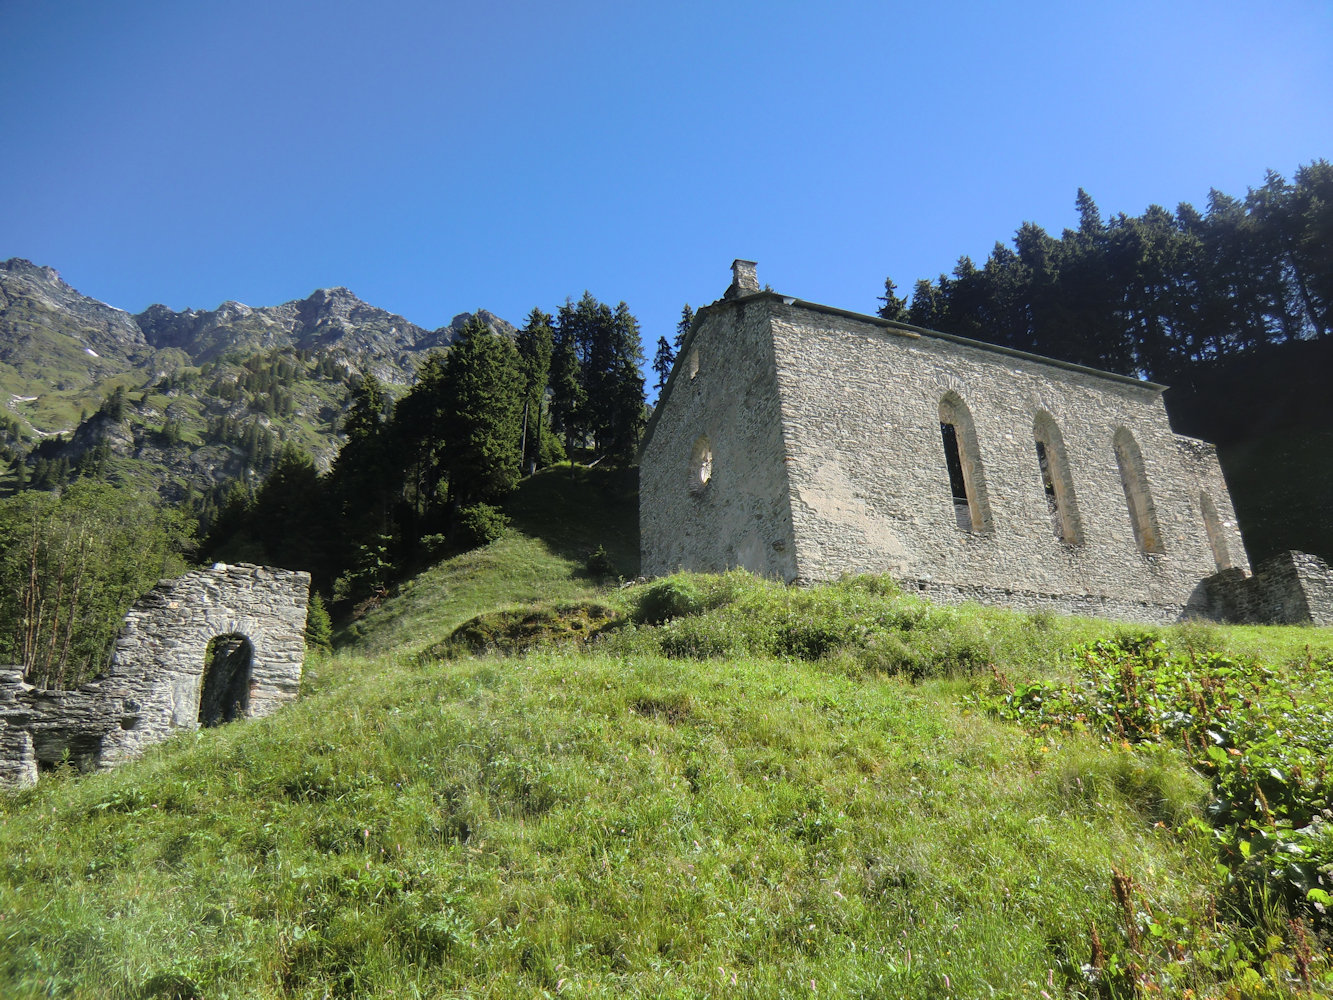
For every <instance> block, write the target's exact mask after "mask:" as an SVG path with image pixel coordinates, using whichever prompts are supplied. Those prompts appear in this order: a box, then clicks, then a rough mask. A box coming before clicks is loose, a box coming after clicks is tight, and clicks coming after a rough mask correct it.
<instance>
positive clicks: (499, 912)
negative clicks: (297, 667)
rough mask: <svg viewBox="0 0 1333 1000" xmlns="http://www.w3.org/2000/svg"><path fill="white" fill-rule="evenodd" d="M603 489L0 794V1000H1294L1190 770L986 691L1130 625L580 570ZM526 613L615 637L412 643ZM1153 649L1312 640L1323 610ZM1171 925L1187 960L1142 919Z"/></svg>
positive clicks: (602, 533)
mask: <svg viewBox="0 0 1333 1000" xmlns="http://www.w3.org/2000/svg"><path fill="white" fill-rule="evenodd" d="M625 485H626V484H625V482H624V481H617V479H616V477H615V476H614V474H606V473H600V474H599V473H589V472H587V471H582V472H580V473H579V474H578V475H577V476H571V475H570V473H569V470H556V471H552V472H548V473H545V474H544V475H543V476H539V477H537V478H536V479H535V480H532V481H530V482H529V483H528V484H526V486H525V490H524V491H523V492H521V493H520V494H519V495H518V496H517V497H516V498H515V500H514V502H513V504H512V505H511V513H512V515H513V516H514V519H515V526H516V530H515V531H514V532H513V533H512V534H511V536H510V537H508V538H506V539H504V540H502V541H500V542H497V543H495V544H493V545H492V546H490V547H489V548H488V549H486V550H483V551H480V552H476V553H472V554H469V555H465V556H461V557H458V558H456V559H453V560H449V561H446V562H445V563H443V564H441V565H438V566H435V567H432V568H431V569H430V570H427V571H426V572H425V573H423V574H422V575H421V576H419V577H418V578H417V579H416V580H415V581H413V583H412V584H411V585H410V586H408V587H405V588H403V590H402V591H401V592H400V593H399V594H398V595H396V596H395V597H394V598H391V599H390V600H389V601H386V602H385V604H384V605H383V606H382V607H381V608H380V609H378V610H377V611H376V612H375V613H373V614H372V615H370V616H368V617H367V618H365V619H364V620H363V621H362V622H361V623H360V632H361V634H360V638H359V640H358V641H357V643H356V644H355V645H354V646H353V647H352V648H351V649H350V650H348V651H346V652H344V653H342V654H339V655H337V656H334V657H324V658H316V659H314V660H312V661H311V662H310V663H309V664H308V669H307V675H306V680H305V685H304V687H305V689H304V692H303V697H302V699H301V700H300V701H299V702H297V703H296V704H294V705H292V706H289V707H288V708H286V709H284V710H283V711H282V712H280V713H279V714H278V715H276V716H274V717H271V718H268V719H263V720H255V721H250V722H246V723H242V724H236V725H229V726H225V727H221V728H217V729H212V730H207V731H203V732H200V733H198V734H194V735H190V736H185V737H181V738H178V739H176V740H173V741H170V742H168V743H167V744H163V745H161V746H159V747H157V748H155V749H153V750H152V751H150V752H149V754H148V755H147V756H146V757H145V759H144V760H142V761H140V762H138V763H136V764H133V765H129V766H127V767H124V768H122V769H120V770H118V771H116V772H114V773H110V774H105V775H93V776H86V777H79V776H75V775H73V774H60V773H58V774H55V775H52V776H47V777H46V778H45V779H44V780H43V782H42V783H41V784H40V785H39V787H37V788H36V789H34V790H30V791H26V792H23V793H21V794H18V795H15V796H11V797H6V798H4V799H3V800H0V918H3V919H2V920H0V940H3V943H4V946H3V947H0V994H3V995H4V996H6V997H10V996H12V997H29V996H33V997H35V996H49V995H61V996H71V997H125V998H129V997H209V998H224V997H311V998H315V997H367V996H386V997H387V996H396V997H412V996H423V997H443V996H479V997H509V996H525V997H526V996H556V995H560V996H589V997H594V996H606V997H610V996H617V997H619V996H643V997H649V996H652V997H662V996H667V997H671V996H675V997H695V996H714V995H716V996H722V995H725V996H742V997H789V996H820V995H825V996H830V995H831V996H862V997H881V996H894V997H898V996H902V997H945V996H958V997H976V996H1014V997H1017V996H1039V995H1040V993H1041V991H1043V990H1044V991H1046V993H1047V994H1048V995H1049V996H1051V997H1060V996H1073V995H1097V993H1098V990H1099V989H1101V988H1102V987H1099V986H1097V985H1096V982H1095V981H1094V980H1096V979H1097V977H1098V976H1101V977H1104V978H1103V979H1102V980H1101V982H1103V983H1104V984H1105V988H1107V989H1109V988H1110V986H1112V985H1114V984H1115V983H1116V982H1120V983H1121V984H1122V985H1123V984H1124V983H1125V982H1127V981H1128V980H1126V979H1125V976H1127V975H1130V973H1129V972H1127V971H1126V970H1127V969H1129V968H1130V967H1131V966H1133V967H1135V968H1137V970H1138V971H1137V972H1134V973H1133V975H1134V976H1136V977H1138V979H1139V980H1140V982H1142V983H1151V984H1153V986H1154V987H1155V988H1156V989H1158V990H1160V991H1161V992H1162V993H1163V994H1165V995H1171V996H1180V995H1182V994H1183V993H1184V992H1185V991H1186V990H1188V989H1194V990H1196V993H1195V995H1198V996H1208V995H1217V996H1221V995H1241V992H1242V986H1241V985H1234V987H1228V986H1225V985H1224V983H1225V982H1226V981H1227V980H1228V979H1230V980H1231V981H1232V982H1233V984H1242V981H1243V984H1248V986H1245V987H1244V989H1243V993H1244V995H1246V996H1270V995H1271V996H1286V995H1295V994H1296V993H1299V992H1300V988H1301V983H1300V980H1299V978H1298V977H1297V976H1296V973H1295V971H1294V969H1295V966H1294V965H1292V963H1291V961H1290V960H1288V959H1285V955H1284V953H1283V951H1282V948H1278V947H1277V946H1275V945H1274V944H1273V943H1272V942H1273V941H1274V940H1276V941H1277V942H1278V944H1279V945H1282V947H1286V946H1285V944H1283V941H1284V935H1288V934H1289V932H1288V930H1287V928H1286V926H1285V925H1284V924H1283V923H1282V922H1281V920H1280V919H1278V918H1277V916H1276V914H1270V916H1269V917H1267V918H1266V919H1261V921H1260V924H1259V928H1258V930H1257V931H1255V932H1253V933H1251V932H1248V931H1237V930H1236V929H1235V928H1234V927H1233V926H1232V925H1229V924H1227V923H1225V920H1222V922H1219V918H1220V917H1222V918H1224V917H1225V914H1218V913H1217V912H1215V911H1213V910H1211V909H1210V908H1211V907H1214V906H1216V900H1217V899H1218V898H1219V897H1218V892H1219V876H1218V873H1217V870H1216V869H1215V867H1214V859H1215V848H1214V841H1213V838H1212V836H1211V834H1210V833H1209V832H1208V831H1207V830H1206V829H1205V827H1204V824H1202V823H1201V822H1199V818H1200V816H1201V812H1200V810H1201V804H1202V802H1203V800H1204V782H1203V780H1202V779H1201V778H1200V777H1199V776H1198V775H1196V774H1195V773H1194V772H1193V771H1191V770H1189V769H1187V768H1186V767H1185V766H1184V765H1183V763H1182V759H1181V757H1180V755H1179V754H1177V753H1175V752H1173V751H1172V750H1170V749H1168V748H1159V749H1151V748H1150V749H1147V750H1139V751H1131V750H1130V749H1129V747H1128V746H1127V745H1125V746H1122V745H1120V743H1119V742H1118V741H1117V742H1113V743H1111V744H1099V743H1098V742H1097V741H1096V740H1095V739H1094V738H1093V737H1091V736H1089V735H1079V734H1077V733H1069V734H1066V733H1060V732H1056V731H1051V732H1042V733H1039V734H1036V735H1032V734H1027V733H1025V732H1024V731H1023V730H1021V729H1020V728H1018V727H1015V726H1013V725H1011V724H1009V723H1005V722H1001V721H998V720H997V719H995V718H993V717H992V716H991V714H990V713H988V712H987V711H986V710H985V709H984V707H983V702H984V697H983V696H984V695H985V693H986V692H987V691H988V690H989V689H990V681H989V680H988V676H989V673H990V668H991V667H994V668H995V669H996V670H997V671H999V672H1001V673H1004V674H1008V675H1009V676H1010V677H1013V678H1026V677H1045V678H1051V679H1056V680H1063V679H1067V678H1068V677H1070V676H1071V669H1072V668H1071V665H1070V664H1069V663H1068V661H1066V660H1064V659H1062V657H1061V654H1060V650H1062V649H1063V648H1065V647H1066V646H1068V644H1069V643H1071V642H1073V641H1076V640H1083V639H1088V638H1091V637H1094V636H1098V635H1125V634H1129V633H1135V634H1137V633H1139V632H1141V631H1142V630H1127V629H1125V628H1123V627H1118V626H1113V625H1109V624H1107V623H1098V622H1095V621H1090V620H1075V619H1061V618H1055V617H1051V616H1029V615H1021V614H1014V613H1008V612H1002V611H986V612H976V611H974V610H969V609H932V608H931V607H930V606H929V605H927V604H926V603H925V602H922V601H919V600H915V599H911V598H903V597H900V596H897V595H895V594H894V593H893V589H892V587H890V586H886V585H885V584H883V583H882V582H876V581H873V580H866V581H851V582H848V583H844V584H840V585H836V586H833V587H828V588H821V589H817V590H811V591H790V590H787V589H786V588H783V587H780V586H777V585H773V584H767V583H763V582H759V581H754V580H753V579H751V578H748V577H745V576H744V575H743V574H737V575H731V576H728V577H723V578H700V579H696V578H689V577H682V578H677V579H674V580H669V581H667V582H666V583H665V584H663V583H659V584H656V585H653V588H652V589H653V593H654V594H656V597H654V598H652V599H649V596H648V591H649V589H650V588H645V587H643V586H639V587H632V588H628V589H624V590H621V589H614V588H613V589H600V590H599V589H598V587H597V586H596V584H595V583H594V582H593V581H591V580H589V579H588V578H587V577H586V575H584V572H583V568H582V567H583V561H584V559H586V554H587V552H588V551H589V550H590V549H591V548H593V547H595V545H596V544H606V545H607V548H608V549H610V550H612V552H613V554H615V555H616V556H617V558H618V559H620V560H621V565H623V566H625V567H626V568H627V569H628V570H629V572H632V568H631V566H632V562H631V560H632V558H633V551H634V538H633V535H632V532H631V531H627V530H625V528H626V527H627V525H628V519H627V518H626V517H625V505H624V503H623V497H621V495H620V494H621V492H622V491H623V490H624V488H625ZM542 510H550V511H552V512H553V514H554V516H551V517H543V516H540V511H542ZM616 511H619V512H620V513H619V520H615V519H608V516H607V515H609V514H614V512H616ZM627 575H628V573H627ZM534 596H539V597H547V598H551V597H558V598H561V599H577V598H591V597H595V598H596V599H597V600H599V601H601V602H604V603H605V604H607V605H608V606H609V607H610V608H612V609H613V610H614V611H616V612H617V614H618V615H619V620H620V621H621V622H622V623H626V624H622V625H621V626H620V627H619V628H615V629H613V630H611V631H609V632H608V633H607V634H606V636H605V638H604V639H603V640H602V643H601V644H600V645H594V646H593V647H592V649H591V651H585V652H580V651H578V650H577V649H575V648H572V647H562V648H549V649H543V650H538V651H535V652H531V653H529V654H527V655H524V656H521V657H513V658H498V657H482V658H471V657H465V658H461V659H455V660H445V659H440V658H438V657H437V656H434V655H431V654H429V653H422V652H421V651H422V650H423V649H425V648H426V647H428V646H429V645H431V644H433V643H435V642H438V640H439V639H441V638H442V637H444V636H445V635H447V634H448V633H449V632H450V631H451V630H452V629H453V627H454V625H455V624H456V623H458V622H461V621H462V620H463V619H465V618H468V617H470V616H473V615H477V614H487V613H489V612H491V611H493V610H494V609H496V608H497V607H498V606H506V605H510V604H514V603H518V604H525V603H526V602H528V601H529V600H531V599H532V598H533V597H534ZM629 619H634V621H635V623H633V624H629V623H628V621H629ZM659 620H660V621H662V622H663V624H660V625H654V624H651V623H652V622H654V621H659ZM858 623H859V625H860V626H861V627H860V628H859V630H856V631H853V628H854V627H855V626H857V625H858ZM1168 631H1169V632H1170V633H1171V634H1173V635H1174V636H1175V638H1176V639H1177V640H1178V641H1180V642H1182V643H1186V644H1190V648H1192V649H1202V648H1204V647H1206V646H1209V645H1227V644H1230V645H1233V646H1236V647H1243V648H1246V649H1250V650H1255V651H1261V652H1263V653H1264V654H1265V655H1267V656H1269V657H1271V658H1273V659H1274V660H1275V661H1283V660H1286V659H1293V658H1301V657H1304V658H1305V659H1307V660H1308V659H1309V658H1310V657H1312V656H1314V655H1316V654H1317V655H1321V656H1328V655H1330V654H1333V635H1330V634H1329V631H1328V630H1312V629H1245V630H1223V629H1199V628H1194V629H1186V630H1183V631H1181V630H1168ZM836 635H843V636H844V637H845V638H846V639H847V640H848V641H849V642H850V645H848V646H846V647H845V648H832V647H830V648H828V649H822V648H820V647H819V646H818V645H817V642H818V641H826V642H827V641H829V640H830V637H831V636H836ZM820 637H823V639H822V640H820ZM710 642H711V643H714V644H716V646H717V648H723V649H726V650H728V651H729V652H730V655H727V656H711V657H710V656H702V657H701V654H702V653H705V652H706V651H707V650H706V649H705V648H704V646H705V645H706V644H707V643H710ZM895 643H896V645H895ZM775 644H777V645H775ZM783 644H785V647H784V648H787V649H788V650H789V652H788V653H787V655H782V656H775V655H772V649H774V648H778V645H783ZM909 652H910V653H911V655H912V657H913V659H912V660H911V661H910V662H913V663H916V664H917V665H918V666H919V668H920V669H917V670H914V671H910V673H915V674H916V675H917V676H918V679H917V680H915V681H914V680H911V679H909V677H908V676H907V674H905V673H903V672H902V669H901V667H902V664H903V663H905V662H908V661H907V660H904V659H903V658H904V657H905V656H907V654H908V653H909ZM1117 876H1118V877H1119V879H1120V880H1119V881H1117V880H1116V877H1117ZM1117 886H1118V887H1119V894H1117ZM1209 914H1211V916H1210V915H1209ZM1187 917H1188V918H1192V919H1196V920H1197V921H1200V922H1201V926H1202V927H1203V928H1204V929H1203V930H1201V931H1199V932H1198V934H1199V935H1201V936H1199V937H1196V938H1193V939H1191V941H1192V942H1193V943H1192V944H1191V945H1190V947H1191V948H1196V947H1197V948H1199V949H1203V948H1205V947H1210V948H1213V949H1214V951H1216V953H1217V954H1216V955H1213V957H1212V958H1210V959H1209V960H1208V961H1204V960H1203V958H1202V952H1201V951H1200V952H1198V953H1195V952H1190V953H1189V954H1176V953H1174V952H1173V951H1171V947H1173V946H1171V945H1169V944H1168V945H1163V944H1156V943H1154V942H1156V941H1157V940H1158V939H1157V938H1155V937H1153V936H1152V934H1150V933H1149V931H1148V928H1149V927H1150V926H1158V927H1160V928H1165V929H1166V932H1167V933H1168V941H1175V940H1177V938H1178V937H1179V933H1180V932H1179V931H1178V929H1177V927H1176V925H1175V924H1173V923H1171V921H1172V920H1175V919H1176V918H1180V919H1182V920H1183V919H1186V918H1187ZM1145 921H1146V922H1145ZM1139 927H1142V928H1143V930H1142V935H1143V940H1140V941H1139V943H1138V944H1137V946H1136V947H1131V946H1130V944H1129V937H1128V935H1129V934H1130V933H1131V928H1139ZM1154 933H1155V932H1154ZM1094 941H1096V942H1098V943H1097V944H1094ZM1237 942H1239V948H1240V950H1237V947H1238V945H1237ZM1181 947H1182V948H1183V947H1184V946H1181ZM1228 947H1230V948H1231V949H1232V951H1231V952H1230V954H1231V956H1232V957H1231V958H1229V959H1228V958H1226V957H1225V955H1226V954H1227V953H1226V949H1227V948H1228ZM1321 947H1322V946H1321ZM1265 948H1267V949H1268V950H1267V951H1264V949H1265ZM1098 949H1100V951H1101V955H1102V958H1101V960H1100V961H1101V965H1102V969H1103V971H1102V972H1100V973H1092V972H1089V971H1088V969H1090V968H1091V963H1092V962H1093V961H1094V959H1095V958H1096V956H1097V954H1098ZM1209 954H1212V953H1211V952H1210V953H1209ZM1217 955H1222V956H1223V957H1222V958H1218V957H1217ZM1274 956H1276V957H1274ZM1307 958H1309V956H1307ZM1278 959H1284V960H1285V961H1286V962H1287V964H1286V966H1285V967H1284V966H1282V965H1281V963H1280V962H1278V961H1277V960H1278ZM1233 960H1234V961H1235V962H1239V963H1240V965H1236V966H1234V967H1233V966H1231V965H1227V966H1226V968H1227V969H1228V970H1233V968H1234V971H1227V972H1226V973H1225V974H1223V975H1220V976H1219V974H1218V973H1217V971H1216V969H1217V967H1218V965H1219V963H1223V964H1225V962H1231V961H1233ZM1265 961H1267V962H1269V963H1270V966H1271V969H1270V966H1265V965H1263V962H1265ZM1310 961H1312V962H1313V963H1314V965H1313V968H1314V970H1315V973H1319V971H1320V970H1321V969H1326V968H1327V966H1326V964H1322V965H1321V963H1326V957H1321V955H1319V954H1315V955H1314V956H1313V957H1312V958H1310ZM1117 962H1118V963H1120V964H1119V965H1118V966H1117V965H1116V964H1115V963H1117ZM1135 963H1137V965H1135ZM1210 963H1211V964H1210ZM1085 965H1086V966H1088V969H1085V968H1084V966H1085ZM1284 968H1285V970H1286V971H1283V969H1284ZM1117 969H1119V972H1116V970H1117ZM1256 969H1257V970H1260V971H1258V972H1256V971H1255V970H1256ZM1244 970H1250V972H1249V973H1245V972H1244ZM1270 971H1271V976H1270V975H1269V973H1270ZM1117 975H1119V976H1120V978H1119V979H1116V978H1115V977H1116V976H1117ZM1249 975H1253V976H1255V977H1259V976H1261V975H1262V976H1264V977H1267V980H1268V982H1267V984H1266V985H1263V984H1261V985H1260V986H1256V985H1255V984H1254V983H1253V982H1252V981H1251V979H1250V978H1248V976H1249ZM1124 995H1127V994H1124Z"/></svg>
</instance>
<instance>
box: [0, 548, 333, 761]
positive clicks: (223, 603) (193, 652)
mask: <svg viewBox="0 0 1333 1000" xmlns="http://www.w3.org/2000/svg"><path fill="white" fill-rule="evenodd" d="M309 598H310V575H309V574H308V573H298V572H292V571H290V570H283V569H273V568H269V567H264V566H252V565H245V564H241V565H235V566H228V565H225V564H221V563H219V564H217V565H215V566H213V567H212V568H211V569H204V570H195V571H193V572H190V573H186V574H185V575H184V576H181V577H178V578H177V579H175V580H164V581H162V582H161V583H159V584H158V585H157V586H156V587H155V588H153V590H151V591H150V592H149V593H148V594H146V595H145V596H144V597H143V598H141V599H140V600H139V601H138V602H137V603H136V604H135V605H134V607H133V608H132V609H131V610H130V612H129V614H128V615H127V616H126V620H125V625H124V627H123V628H122V630H121V633H120V636H119V637H118V638H117V640H116V647H115V652H114V654H113V656H112V660H111V664H110V666H109V668H108V669H107V672H106V673H105V674H104V675H103V676H101V677H99V678H97V679H96V680H94V681H91V682H89V683H88V684H85V685H83V686H82V687H80V688H78V689H76V690H72V691H47V690H42V689H38V688H34V687H32V686H31V685H28V684H26V683H24V681H23V678H22V673H21V671H20V670H18V668H0V784H11V785H12V784H20V785H21V784H28V783H31V782H32V781H35V780H36V776H37V771H38V769H39V768H40V767H42V766H50V765H54V764H58V763H60V762H61V761H62V760H68V761H70V762H71V763H73V764H75V765H76V766H79V767H81V768H83V769H85V770H92V769H103V768H108V767H113V766H115V765H116V764H119V763H121V762H123V761H126V760H132V759H133V758H135V757H137V756H139V755H140V754H141V753H142V752H143V749H144V748H145V747H146V746H148V745H150V744H153V743H157V742H160V741H161V740H164V739H166V738H167V737H169V736H171V735H172V734H174V733H176V732H180V731H187V730H193V729H197V728H198V727H199V724H200V723H199V719H200V696H201V693H202V691H203V687H204V683H205V675H206V671H207V670H208V668H209V664H208V662H207V661H208V652H209V647H210V643H211V642H212V641H213V640H214V639H217V638H219V637H223V636H239V637H244V639H245V640H246V641H247V642H248V647H246V648H248V649H249V651H250V656H249V659H248V663H247V664H246V666H247V667H248V673H247V674H245V675H244V676H242V677H240V678H239V682H240V684H241V688H240V689H239V690H238V691H237V692H236V693H235V694H234V695H233V696H232V699H233V704H232V705H231V706H230V707H231V708H233V709H234V711H235V714H237V715H238V716H262V715H268V714H269V713H271V712H273V711H274V710H275V709H277V708H278V706H280V705H282V704H283V703H285V702H288V701H291V700H292V699H293V698H295V697H296V694H297V689H298V688H299V686H300V682H301V669H302V666H303V665H304V662H305V623H306V611H307V606H308V603H309Z"/></svg>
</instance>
